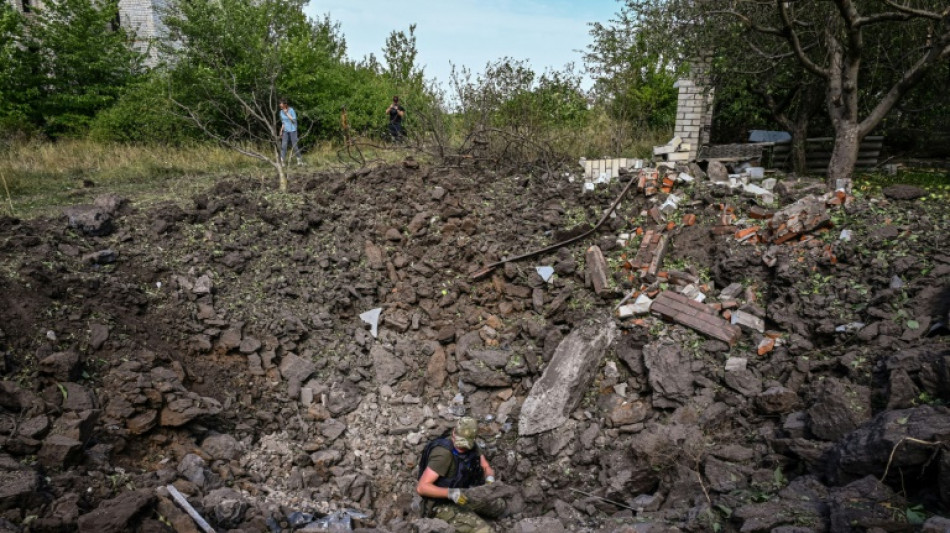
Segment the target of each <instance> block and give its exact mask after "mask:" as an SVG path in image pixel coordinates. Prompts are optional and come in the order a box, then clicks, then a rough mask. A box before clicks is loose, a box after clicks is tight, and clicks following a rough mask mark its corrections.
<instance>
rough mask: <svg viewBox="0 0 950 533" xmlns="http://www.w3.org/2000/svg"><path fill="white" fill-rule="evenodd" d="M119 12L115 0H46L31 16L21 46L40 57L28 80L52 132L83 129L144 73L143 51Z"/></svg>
mask: <svg viewBox="0 0 950 533" xmlns="http://www.w3.org/2000/svg"><path fill="white" fill-rule="evenodd" d="M117 17H118V4H117V3H115V2H98V1H95V0H48V1H45V2H43V3H42V4H41V5H40V6H38V7H37V8H36V9H35V10H34V12H33V14H32V15H31V16H30V17H28V18H27V24H26V31H25V36H24V39H23V46H24V48H25V50H26V51H27V52H29V53H32V54H35V55H36V59H35V61H36V63H37V64H36V65H35V66H34V67H33V68H32V69H30V70H31V72H30V75H29V78H27V79H28V81H27V85H28V86H29V92H30V94H31V95H32V98H33V99H34V102H35V103H34V106H35V109H36V113H37V115H38V116H39V120H40V121H41V124H40V125H41V126H42V127H43V128H44V129H45V130H46V132H47V133H48V134H50V135H53V136H58V135H69V134H78V133H81V132H84V131H85V130H86V129H87V127H88V125H89V122H90V121H91V120H92V118H93V117H94V116H95V115H96V113H98V112H99V111H100V110H102V109H105V108H107V107H109V106H110V105H111V104H112V103H113V102H114V101H115V100H116V99H117V98H118V96H119V95H120V94H121V92H122V89H123V87H125V86H126V85H127V84H129V83H130V82H132V81H133V80H134V79H135V78H136V76H137V75H138V74H140V73H141V70H142V61H143V59H144V56H143V54H141V53H139V52H137V51H136V50H134V48H133V47H132V41H133V40H132V38H131V36H130V35H129V33H128V32H127V31H126V30H125V29H123V28H122V27H121V26H120V25H119V24H118V23H117V21H118V18H117Z"/></svg>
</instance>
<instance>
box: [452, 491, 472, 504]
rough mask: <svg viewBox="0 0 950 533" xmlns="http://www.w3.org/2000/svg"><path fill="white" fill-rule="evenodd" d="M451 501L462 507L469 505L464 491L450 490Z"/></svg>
mask: <svg viewBox="0 0 950 533" xmlns="http://www.w3.org/2000/svg"><path fill="white" fill-rule="evenodd" d="M449 499H450V500H452V501H453V502H455V504H456V505H460V506H461V505H465V504H466V503H468V498H466V497H465V494H464V493H463V492H462V489H449Z"/></svg>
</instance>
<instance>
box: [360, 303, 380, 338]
mask: <svg viewBox="0 0 950 533" xmlns="http://www.w3.org/2000/svg"><path fill="white" fill-rule="evenodd" d="M382 312H383V308H382V307H377V308H376V309H370V310H369V311H366V312H365V313H361V314H360V320H362V321H363V322H366V323H367V324H369V332H370V335H372V336H373V338H376V337H377V336H378V335H379V315H380V313H382Z"/></svg>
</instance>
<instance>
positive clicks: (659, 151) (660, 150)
mask: <svg viewBox="0 0 950 533" xmlns="http://www.w3.org/2000/svg"><path fill="white" fill-rule="evenodd" d="M675 151H676V148H674V147H672V146H670V145H668V144H665V145H663V146H654V147H653V155H666V154H671V153H673V152H675Z"/></svg>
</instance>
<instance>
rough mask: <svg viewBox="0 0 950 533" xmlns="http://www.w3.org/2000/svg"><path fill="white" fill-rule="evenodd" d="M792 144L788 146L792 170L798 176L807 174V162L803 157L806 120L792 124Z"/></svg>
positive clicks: (806, 130)
mask: <svg viewBox="0 0 950 533" xmlns="http://www.w3.org/2000/svg"><path fill="white" fill-rule="evenodd" d="M790 133H791V134H792V145H791V146H790V147H789V150H790V152H789V157H790V158H791V160H792V172H794V173H795V174H797V175H799V176H804V175H805V174H808V163H807V161H806V159H805V155H806V152H805V148H806V147H807V145H808V143H807V142H806V141H807V137H808V121H807V120H805V122H804V123H802V121H796V122H795V123H794V124H793V128H792V131H791V132H790Z"/></svg>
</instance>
